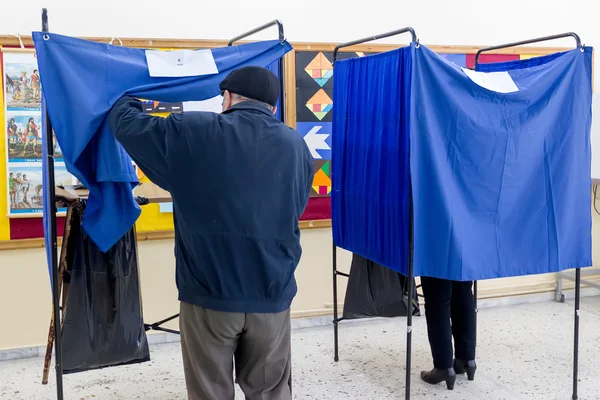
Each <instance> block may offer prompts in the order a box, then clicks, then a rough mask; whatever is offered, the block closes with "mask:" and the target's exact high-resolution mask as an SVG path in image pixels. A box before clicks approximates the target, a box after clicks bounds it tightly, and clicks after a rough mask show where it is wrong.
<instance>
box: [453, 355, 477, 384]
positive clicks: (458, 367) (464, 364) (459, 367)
mask: <svg viewBox="0 0 600 400" xmlns="http://www.w3.org/2000/svg"><path fill="white" fill-rule="evenodd" d="M476 370H477V365H476V364H475V360H471V361H463V360H458V359H456V360H454V372H456V374H457V375H462V374H465V373H466V374H467V379H469V380H470V381H472V380H475V371H476Z"/></svg>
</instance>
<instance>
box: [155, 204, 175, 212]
mask: <svg viewBox="0 0 600 400" xmlns="http://www.w3.org/2000/svg"><path fill="white" fill-rule="evenodd" d="M158 208H159V209H160V212H161V213H172V212H173V203H158Z"/></svg>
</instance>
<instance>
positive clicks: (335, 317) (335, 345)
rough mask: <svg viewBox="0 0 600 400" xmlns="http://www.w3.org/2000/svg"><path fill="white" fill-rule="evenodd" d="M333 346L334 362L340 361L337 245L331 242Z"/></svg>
mask: <svg viewBox="0 0 600 400" xmlns="http://www.w3.org/2000/svg"><path fill="white" fill-rule="evenodd" d="M332 244H333V249H332V250H333V348H334V356H333V360H334V361H335V362H338V361H340V357H339V352H338V349H339V348H338V323H339V321H338V298H337V247H336V246H335V243H333V241H332Z"/></svg>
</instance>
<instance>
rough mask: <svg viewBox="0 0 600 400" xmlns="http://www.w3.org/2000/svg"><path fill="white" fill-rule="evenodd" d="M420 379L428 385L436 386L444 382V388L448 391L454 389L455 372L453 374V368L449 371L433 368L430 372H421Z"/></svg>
mask: <svg viewBox="0 0 600 400" xmlns="http://www.w3.org/2000/svg"><path fill="white" fill-rule="evenodd" d="M421 379H423V380H424V381H425V382H427V383H429V384H430V385H437V384H438V383H441V382H444V381H445V382H446V387H448V390H453V389H454V383H455V382H456V372H454V368H450V369H437V368H434V369H432V370H431V371H423V372H421Z"/></svg>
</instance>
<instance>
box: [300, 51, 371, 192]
mask: <svg viewBox="0 0 600 400" xmlns="http://www.w3.org/2000/svg"><path fill="white" fill-rule="evenodd" d="M364 55H365V53H362V52H350V53H343V52H342V53H340V54H339V58H340V59H347V58H350V57H364ZM333 107H334V105H333V53H331V52H315V51H298V52H296V130H297V131H298V132H299V133H300V134H301V135H302V136H303V137H304V141H305V142H306V144H307V145H308V148H309V149H310V152H311V154H312V156H313V158H314V163H315V164H314V166H315V175H314V178H313V186H312V191H311V194H310V196H311V197H329V195H330V194H331V174H330V163H331V132H332V123H331V121H332V118H333V112H332V110H333Z"/></svg>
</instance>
